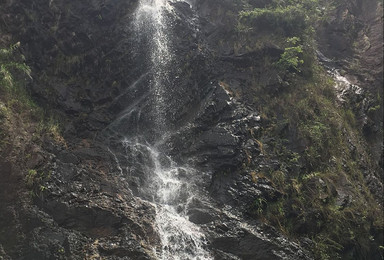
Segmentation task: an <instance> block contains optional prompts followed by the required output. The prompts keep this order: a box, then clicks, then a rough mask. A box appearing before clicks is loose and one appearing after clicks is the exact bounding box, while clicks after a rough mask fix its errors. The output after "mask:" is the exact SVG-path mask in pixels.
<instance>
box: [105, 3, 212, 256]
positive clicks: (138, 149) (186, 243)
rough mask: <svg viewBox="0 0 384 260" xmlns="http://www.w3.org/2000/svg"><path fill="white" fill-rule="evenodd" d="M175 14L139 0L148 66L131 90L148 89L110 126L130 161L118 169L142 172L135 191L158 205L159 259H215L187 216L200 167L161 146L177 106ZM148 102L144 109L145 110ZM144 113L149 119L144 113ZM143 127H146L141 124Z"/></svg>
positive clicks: (140, 37) (139, 34)
mask: <svg viewBox="0 0 384 260" xmlns="http://www.w3.org/2000/svg"><path fill="white" fill-rule="evenodd" d="M166 14H167V15H166ZM172 15H173V12H172V5H171V4H169V2H168V1H166V0H140V1H139V4H138V7H137V9H136V12H135V17H134V23H133V26H134V31H135V34H136V38H137V41H138V43H140V46H137V51H136V53H137V54H139V55H138V56H140V57H143V58H142V59H143V61H142V62H147V63H148V71H147V72H145V73H144V74H143V75H141V76H140V77H139V78H138V80H137V81H136V82H135V83H134V84H133V85H132V86H130V87H129V89H131V91H133V90H134V91H136V92H138V93H139V92H140V91H139V90H138V88H139V87H140V86H142V85H143V84H148V86H144V87H146V88H149V90H148V91H147V92H146V93H145V91H144V94H142V95H141V96H140V95H138V96H137V97H136V96H135V99H134V101H133V102H130V104H129V106H128V107H127V109H126V110H125V111H123V113H122V114H121V115H120V116H118V117H117V119H116V120H115V122H114V123H112V124H111V125H110V127H109V128H108V129H107V130H109V131H111V132H112V133H113V135H116V134H117V135H118V136H123V140H122V141H121V143H122V145H123V148H124V151H125V154H126V160H127V162H129V163H128V166H127V167H126V168H124V167H121V166H120V162H119V160H118V159H117V157H116V156H115V157H114V158H115V160H116V162H117V164H118V168H119V171H120V172H121V173H122V174H125V173H127V174H128V175H130V174H131V173H132V172H139V173H140V174H142V175H143V176H144V177H143V176H140V179H143V180H144V181H142V182H141V183H140V185H138V187H137V191H136V192H137V194H138V195H139V196H140V197H142V198H143V199H146V200H148V201H150V202H151V203H153V204H154V205H155V207H156V226H157V231H158V234H159V236H160V239H161V244H162V246H161V248H157V249H156V254H157V256H158V258H159V259H167V260H171V259H174V260H187V259H188V260H189V259H195V260H198V259H201V260H202V259H212V257H211V256H210V254H209V253H208V252H207V251H206V250H205V249H204V244H205V238H204V235H203V234H202V233H201V231H200V230H199V227H198V226H197V225H195V224H193V223H192V222H190V221H189V220H188V216H187V212H188V205H189V204H190V203H191V202H192V201H193V198H194V196H195V195H196V191H197V190H198V188H197V186H196V184H195V181H194V180H192V179H193V176H195V175H196V174H195V173H194V171H195V170H194V169H192V168H190V167H186V166H184V167H179V166H178V165H176V163H175V162H173V161H172V159H171V158H170V157H168V156H167V155H165V153H164V152H163V151H162V149H161V148H160V147H161V144H163V143H164V142H165V141H166V139H167V137H168V136H169V132H170V131H169V129H170V127H169V126H168V125H169V122H168V120H167V112H168V111H169V110H170V109H172V108H171V107H170V106H169V104H168V102H167V100H169V99H171V98H172V88H173V87H174V86H173V84H172V79H171V76H170V75H171V74H172V69H171V67H172V66H171V65H172V62H173V61H174V59H175V57H174V55H173V54H172V48H171V47H172V44H171V40H172V37H171V36H172V35H171V33H170V30H169V24H170V22H171V19H170V18H169V17H172ZM123 95H124V94H123ZM119 98H123V96H121V97H120V96H119ZM148 104H149V105H148ZM143 107H145V109H146V110H145V112H142V111H141V110H142V109H143ZM148 107H150V108H148ZM145 113H146V114H145ZM142 114H145V115H143V117H146V119H143V118H142V116H141V115H142ZM148 118H149V119H148ZM145 120H147V121H145ZM142 121H145V122H146V123H142ZM148 122H149V123H148ZM143 126H144V127H145V128H146V129H145V130H146V131H144V130H143V129H142V127H143ZM148 128H152V129H151V130H148ZM124 129H126V130H125V131H126V132H124ZM111 152H112V151H111ZM112 153H113V152H112Z"/></svg>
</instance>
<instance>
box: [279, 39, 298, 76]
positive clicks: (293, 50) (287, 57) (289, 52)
mask: <svg viewBox="0 0 384 260" xmlns="http://www.w3.org/2000/svg"><path fill="white" fill-rule="evenodd" d="M299 42H300V38H298V37H292V38H288V39H287V43H289V44H291V46H290V47H286V48H285V49H284V53H283V54H281V58H280V60H279V61H278V62H277V64H278V65H280V66H281V67H282V69H283V70H290V69H293V70H294V71H297V72H300V71H301V70H300V65H302V64H303V63H304V60H302V59H301V58H300V56H301V55H302V53H303V46H302V45H300V44H299Z"/></svg>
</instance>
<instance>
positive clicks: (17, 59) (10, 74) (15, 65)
mask: <svg viewBox="0 0 384 260" xmlns="http://www.w3.org/2000/svg"><path fill="white" fill-rule="evenodd" d="M19 47H20V42H17V43H16V44H13V45H11V46H10V47H9V48H3V49H0V87H3V88H6V89H12V88H13V87H14V85H15V81H14V75H15V71H19V72H22V73H24V74H26V75H28V76H29V77H31V69H30V68H29V67H28V65H26V64H25V62H24V61H25V58H24V56H23V55H21V54H20V55H16V53H15V52H16V50H17V49H18V48H19Z"/></svg>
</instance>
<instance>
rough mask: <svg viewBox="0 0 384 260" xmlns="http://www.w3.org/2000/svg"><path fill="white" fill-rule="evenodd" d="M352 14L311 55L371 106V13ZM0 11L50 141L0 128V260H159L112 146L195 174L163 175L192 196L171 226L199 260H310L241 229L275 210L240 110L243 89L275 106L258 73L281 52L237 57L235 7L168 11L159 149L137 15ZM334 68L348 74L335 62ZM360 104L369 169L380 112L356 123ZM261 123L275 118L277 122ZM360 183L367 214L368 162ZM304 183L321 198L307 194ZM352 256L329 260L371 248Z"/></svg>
mask: <svg viewBox="0 0 384 260" xmlns="http://www.w3.org/2000/svg"><path fill="white" fill-rule="evenodd" d="M259 2H260V3H259V4H260V5H263V3H261V2H262V1H259ZM368 2H369V3H368ZM368 2H367V3H365V2H364V3H363V2H361V3H352V2H351V4H354V5H356V6H357V5H358V4H361V5H362V6H363V7H362V8H357V7H356V6H354V5H352V6H349V5H342V6H340V7H339V9H337V10H336V13H335V14H332V15H333V18H332V20H331V21H330V22H329V23H328V24H325V25H322V27H320V28H319V40H318V42H319V47H320V50H321V51H322V52H323V53H324V55H326V56H327V57H328V58H332V59H334V60H335V63H336V64H337V65H338V66H340V67H342V68H343V69H344V70H346V73H347V74H348V75H351V81H352V80H355V81H354V84H358V85H359V86H361V87H363V88H364V89H366V93H367V97H366V99H365V100H370V99H369V98H370V96H369V93H374V92H375V91H377V90H379V91H381V92H380V93H381V94H380V96H382V89H381V87H379V86H381V85H382V81H383V80H382V74H381V73H382V58H381V59H380V57H379V58H378V57H377V56H376V55H375V53H376V51H377V50H378V49H381V48H382V45H381V44H382V42H380V41H381V40H382V38H381V37H380V35H379V34H378V33H377V32H378V31H379V30H377V27H380V26H382V22H380V20H379V18H378V17H382V13H381V14H380V9H377V8H378V7H377V6H380V5H377V3H376V1H368ZM1 5H2V10H1V11H0V14H1V17H2V21H1V34H2V36H1V39H0V40H1V42H2V43H3V42H4V43H6V44H9V43H11V42H17V41H20V42H21V44H22V53H23V54H24V55H25V56H26V59H27V61H28V65H29V66H30V67H31V68H32V71H33V80H32V81H31V82H30V83H29V84H28V87H29V88H30V92H31V96H32V97H33V99H34V100H36V102H37V103H38V104H39V105H40V106H43V107H45V108H46V109H49V110H50V111H53V112H52V113H55V114H57V115H59V117H60V124H61V126H62V136H63V137H62V138H60V139H59V140H57V138H54V136H50V135H48V134H46V135H44V136H38V137H35V136H36V135H38V132H37V130H36V129H37V128H38V122H35V121H34V119H33V118H32V119H29V121H28V122H25V121H24V122H23V118H14V119H10V118H7V119H2V120H3V122H6V124H4V126H5V127H4V129H2V130H4V131H6V133H7V137H6V138H7V139H8V140H12V142H9V143H8V144H6V145H4V146H1V157H0V169H1V171H0V173H1V178H2V180H3V181H2V182H1V183H0V188H1V189H0V190H1V193H0V196H1V200H0V258H1V257H2V258H3V259H156V249H157V250H159V248H161V239H160V235H159V232H158V229H157V227H156V224H155V222H156V212H157V208H156V206H155V205H154V204H153V203H151V202H150V199H149V198H148V197H149V196H148V191H146V184H147V183H149V182H150V181H151V178H152V177H153V176H150V175H147V174H146V170H145V169H146V167H147V165H148V161H150V160H151V158H150V155H149V154H147V153H145V152H143V151H142V150H140V151H139V152H136V153H133V152H132V151H131V150H130V149H131V148H129V147H128V148H127V146H125V145H124V143H121V139H123V138H128V139H129V138H133V137H137V136H138V135H139V134H140V136H144V137H145V138H146V141H147V142H148V143H149V144H154V143H156V145H157V146H158V147H160V148H161V150H162V151H163V152H164V154H165V155H166V156H169V157H170V158H172V160H174V161H175V163H177V164H178V165H190V166H193V168H194V169H195V170H196V171H195V174H196V176H183V172H182V171H181V172H180V173H179V174H180V176H181V177H180V178H181V179H182V178H184V179H186V180H187V181H189V182H192V181H193V182H195V181H196V184H197V187H198V188H196V189H197V190H198V193H197V194H196V196H195V197H194V199H193V201H191V202H190V203H189V205H188V207H187V208H186V211H187V213H186V215H187V216H188V218H189V221H191V222H192V223H194V224H196V225H198V226H199V228H200V229H201V230H202V232H203V233H204V235H205V237H206V240H207V243H206V246H205V247H206V248H207V250H208V251H209V252H210V253H211V254H212V257H213V258H214V259H259V258H260V259H312V258H314V257H315V258H318V256H314V255H313V254H311V253H310V251H311V250H312V248H313V242H312V241H311V240H310V239H309V238H303V237H302V238H301V239H300V242H294V240H295V241H298V240H296V239H293V238H292V239H288V238H286V237H285V236H283V235H282V234H281V232H279V231H277V230H276V229H275V228H272V227H271V226H269V225H267V224H263V223H262V222H261V221H260V218H259V219H257V218H256V217H255V215H257V214H255V210H256V211H257V210H263V209H265V207H264V204H265V203H267V202H268V203H274V202H276V201H278V200H279V199H281V198H283V197H284V196H287V195H286V194H285V193H284V192H282V191H281V190H280V189H279V188H278V186H276V185H275V183H273V181H271V180H270V179H269V178H267V177H264V176H259V175H257V174H256V172H260V171H263V170H265V169H274V170H278V169H281V167H280V166H281V164H282V162H281V160H280V159H276V157H275V156H274V155H273V153H272V152H269V151H268V145H269V146H271V145H270V143H272V140H270V142H269V141H265V147H263V143H262V142H260V140H259V139H260V138H256V137H258V136H259V134H260V132H262V130H263V129H265V128H266V126H267V125H268V119H266V118H264V117H263V115H262V114H261V113H260V111H259V110H258V109H256V108H257V107H258V104H257V100H256V99H255V98H254V96H255V95H256V94H258V93H260V92H258V91H257V90H256V89H255V88H254V85H255V82H257V83H258V84H262V85H265V86H268V87H269V91H270V92H271V93H272V92H273V93H274V92H279V91H280V90H281V85H283V84H284V83H282V82H281V80H280V78H279V77H278V76H277V74H276V71H274V70H272V69H268V68H266V67H265V66H264V62H265V59H266V57H268V59H272V60H278V59H279V57H280V55H281V54H282V53H283V51H284V49H283V48H282V47H279V46H276V45H274V44H265V45H264V46H263V48H259V49H252V48H249V41H252V39H253V38H252V37H251V38H241V39H239V37H238V35H237V33H236V30H235V24H236V21H237V13H238V12H239V11H240V10H241V8H242V6H241V5H240V3H239V4H236V1H204V0H196V1H190V2H189V3H186V2H176V3H172V4H171V6H172V10H173V11H172V12H169V13H167V16H168V17H172V25H171V26H170V27H169V31H170V32H169V33H170V34H171V35H172V36H173V37H172V50H171V51H172V52H173V53H174V55H175V56H176V57H177V59H176V60H175V62H174V64H173V66H172V69H171V70H170V72H169V73H170V75H171V77H172V78H174V80H173V81H172V82H173V83H172V85H169V86H168V88H167V89H166V92H167V93H171V94H170V95H171V96H170V98H169V99H168V100H166V106H167V108H168V109H167V110H166V112H165V116H166V118H167V120H168V121H167V124H168V125H169V128H170V129H169V134H168V135H167V137H166V138H164V139H163V140H158V138H159V135H158V133H157V132H156V131H154V130H153V129H152V128H151V127H150V126H151V122H153V121H155V120H156V118H155V116H154V114H151V111H152V110H153V106H152V105H151V104H152V103H153V99H151V95H152V92H151V91H152V90H151V88H150V87H149V86H150V82H151V73H152V72H151V68H150V66H151V64H150V60H149V58H148V57H149V56H148V49H147V47H148V45H147V44H148V42H146V40H145V39H144V40H143V42H140V44H141V45H140V46H141V48H137V46H138V38H137V35H136V34H135V31H134V29H133V27H132V24H133V20H134V12H135V10H136V8H137V5H138V1H101V0H100V1H98V0H94V1H87V2H81V1H78V2H73V3H72V2H68V3H67V2H63V1H46V0H36V1H26V0H25V1H24V0H22V1H17V2H16V1H6V2H5V3H2V4H1ZM192 7H193V8H192ZM343 8H344V9H343ZM346 10H348V11H346ZM360 10H361V12H358V11H360ZM373 10H375V11H377V12H378V14H376V13H375V12H372V11H373ZM353 12H358V13H356V14H354V13H353ZM351 13H352V14H351ZM351 19H352V21H350V20H351ZM354 19H355V20H354ZM346 20H348V21H346ZM350 24H353V25H354V26H356V27H357V29H356V31H354V33H356V35H358V36H359V37H358V38H357V39H358V40H356V44H355V45H353V44H352V45H348V44H350V41H348V42H344V41H342V39H341V37H342V36H340V32H341V33H344V32H349V30H347V29H345V31H343V30H341V29H340V30H338V29H337V28H339V27H343V26H348V25H350ZM357 25H359V26H360V27H358V26H357ZM253 37H255V36H253ZM256 37H257V36H256ZM351 37H355V35H354V36H351ZM336 38H337V39H339V40H338V41H336ZM340 41H342V42H341V43H340ZM335 43H337V44H335ZM344 45H345V47H341V46H344ZM336 47H337V48H339V49H337V48H336ZM360 47H361V48H360ZM353 48H356V49H353ZM356 50H360V52H357V51H356ZM346 53H347V54H346ZM345 56H346V57H348V58H349V59H347V60H345V61H342V62H339V61H340V60H341V57H345ZM353 59H355V60H357V61H359V62H361V64H362V66H361V67H359V68H360V69H359V70H353V68H350V67H348V66H349V65H351V64H352V63H351V62H352V61H354V60H353ZM352 76H354V77H352ZM269 94H270V93H269ZM269 94H268V95H269ZM269 97H270V96H266V97H265V99H267V98H269ZM260 98H261V99H264V97H263V96H261V97H259V99H260ZM266 102H268V100H267V101H266ZM367 102H368V103H369V102H370V101H367ZM372 102H374V101H372ZM369 104H370V103H369ZM373 104H374V105H376V103H372V104H371V105H368V106H366V107H364V108H361V109H362V110H363V111H361V110H359V111H357V112H358V113H360V112H361V114H359V115H361V117H366V118H365V119H364V118H362V119H361V121H362V124H361V127H362V129H364V131H365V133H366V136H367V140H368V143H369V144H371V146H372V154H373V155H372V156H374V158H376V160H378V159H377V158H381V155H380V152H381V150H380V148H379V147H378V146H380V145H381V144H380V142H379V141H378V140H379V139H380V138H379V133H380V131H382V121H380V120H381V119H379V118H381V117H380V113H381V114H382V107H381V108H380V109H379V110H378V111H376V112H375V111H372V109H371V111H370V112H369V111H368V110H369V108H371V107H374V105H373ZM350 105H351V104H350ZM352 105H353V104H352ZM352 105H351V106H352ZM133 108H135V109H133ZM359 109H360V107H359ZM364 109H365V110H364ZM132 111H133V112H132ZM380 111H381V112H380ZM127 112H130V116H129V117H125V115H126V114H127ZM370 113H371V114H370ZM276 114H277V117H278V118H279V116H280V115H279V111H276ZM281 121H283V120H281ZM380 124H381V130H380ZM282 128H284V126H282ZM283 130H284V129H283ZM283 130H282V131H283ZM290 131H295V130H292V129H291V130H290ZM290 138H292V140H293V142H292V143H293V144H292V146H293V149H294V150H295V151H296V150H297V151H300V149H301V148H300V147H301V144H300V143H299V142H298V144H297V143H295V141H297V140H296V139H295V137H294V134H292V133H291V135H290ZM160 148H159V149H160ZM164 161H166V159H164ZM166 163H167V162H165V164H166ZM298 167H299V166H298ZM380 167H381V168H380ZM292 171H295V170H294V169H293V170H292ZM367 172H368V173H367V176H371V177H370V178H371V179H370V181H371V182H373V183H376V184H377V185H376V186H374V185H373V184H372V187H373V188H372V190H375V192H373V193H377V194H378V195H377V198H378V199H380V191H382V184H381V181H382V179H380V178H382V162H380V163H378V164H377V165H375V166H372V168H369V169H367ZM380 174H381V175H380ZM184 175H185V173H184ZM26 179H27V180H30V181H29V182H28V181H27V183H26V181H25V180H26ZM195 179H196V180H195ZM367 179H368V181H369V178H368V177H367V178H366V180H367ZM312 182H313V183H310V185H312V184H313V185H314V186H315V187H319V185H320V186H321V185H323V186H322V187H324V185H325V184H323V183H322V180H321V179H316V180H315V179H313V180H312ZM326 188H328V186H326ZM31 191H32V193H33V194H32V195H31ZM332 192H333V191H332ZM335 192H336V191H335ZM335 192H333V193H335ZM342 192H344V193H346V195H345V196H344V197H348V196H349V194H348V192H347V191H344V190H343V191H338V193H337V194H339V195H340V194H341V193H342ZM367 196H370V195H367ZM341 197H342V196H341V195H340V196H337V198H338V199H341V200H343V198H344V197H343V198H341ZM344 199H345V198H344ZM257 202H259V204H258V206H257V205H256V206H255V204H257ZM316 214H318V213H316ZM312 216H313V215H311V214H308V218H310V217H312ZM313 221H316V219H313ZM300 228H304V229H305V225H304V224H303V225H302V226H301V227H300ZM298 229H299V228H298ZM374 235H375V237H372V239H376V240H378V242H379V243H380V239H381V242H382V236H381V237H380V235H379V234H376V233H374ZM376 235H377V236H376ZM375 245H376V244H375ZM354 250H355V249H351V250H349V251H348V250H345V251H344V253H345V254H351V255H352V256H361V258H362V259H364V257H371V259H380V252H378V250H377V248H375V249H374V251H372V254H371V255H370V256H362V255H359V254H360V253H359V252H356V251H354ZM365 252H366V251H364V254H365Z"/></svg>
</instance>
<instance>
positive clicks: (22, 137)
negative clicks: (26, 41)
mask: <svg viewBox="0 0 384 260" xmlns="http://www.w3.org/2000/svg"><path fill="white" fill-rule="evenodd" d="M19 47H20V43H16V44H14V45H11V46H10V47H9V48H2V49H0V153H1V152H3V151H7V152H8V153H9V152H10V153H11V154H12V155H13V157H15V158H18V157H20V156H25V157H26V159H28V157H30V156H31V155H30V154H29V153H27V154H26V152H27V151H26V150H25V149H27V148H26V146H27V145H30V144H33V145H40V143H41V140H42V137H43V136H49V137H50V138H51V139H52V140H54V141H55V142H56V143H58V144H60V145H62V146H66V143H65V140H64V139H63V137H62V135H61V133H60V126H59V123H58V120H57V119H56V118H55V117H53V116H52V115H51V116H49V115H48V114H49V113H48V112H47V111H45V110H44V109H42V108H41V107H39V106H38V105H36V103H35V102H34V101H33V100H32V98H31V97H30V95H29V93H28V89H27V87H26V84H27V80H26V79H27V78H26V76H28V78H31V70H30V68H29V67H28V66H27V65H26V64H25V58H24V56H23V55H22V54H21V53H20V52H19V51H18V49H19ZM21 167H22V165H21ZM25 172H26V176H25V184H26V187H27V188H28V189H29V190H30V191H31V193H32V194H33V195H36V196H37V195H39V194H41V192H43V191H44V190H45V189H46V187H45V186H44V182H45V181H46V180H47V179H48V178H49V176H50V174H49V173H46V172H44V171H42V170H40V169H28V170H27V169H25Z"/></svg>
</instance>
